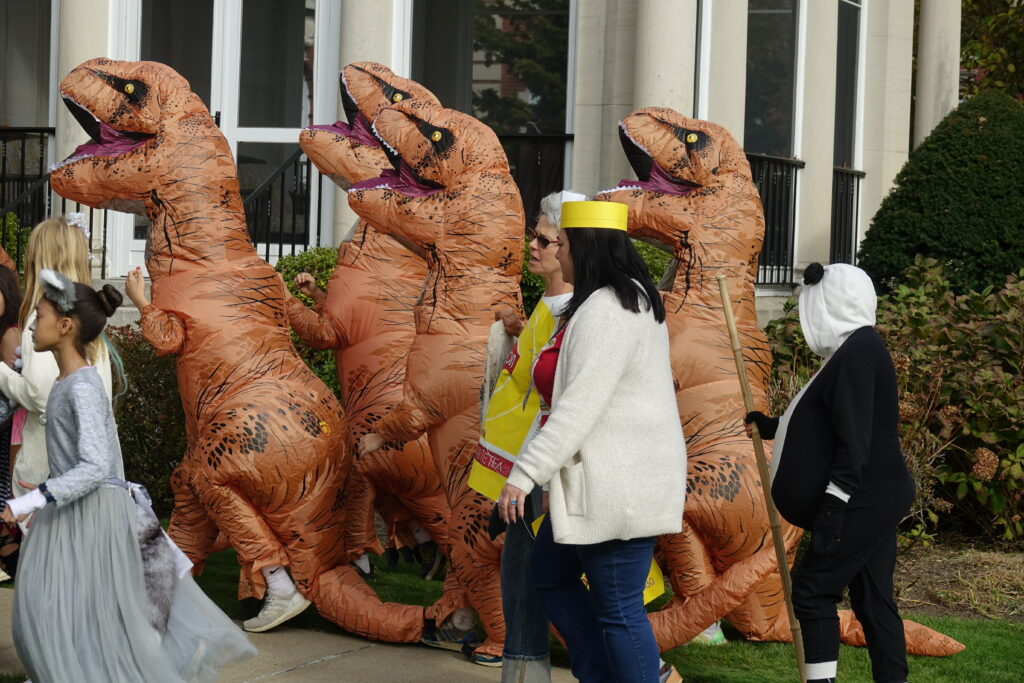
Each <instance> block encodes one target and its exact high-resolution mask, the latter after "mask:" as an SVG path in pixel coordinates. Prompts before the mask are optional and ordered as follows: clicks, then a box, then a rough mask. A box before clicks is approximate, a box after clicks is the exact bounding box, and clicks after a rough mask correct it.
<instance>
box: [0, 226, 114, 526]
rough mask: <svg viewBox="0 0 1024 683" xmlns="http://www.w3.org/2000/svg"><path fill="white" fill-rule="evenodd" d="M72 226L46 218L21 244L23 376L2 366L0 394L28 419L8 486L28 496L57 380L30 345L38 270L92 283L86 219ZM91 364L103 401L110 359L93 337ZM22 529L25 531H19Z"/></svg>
mask: <svg viewBox="0 0 1024 683" xmlns="http://www.w3.org/2000/svg"><path fill="white" fill-rule="evenodd" d="M69 217H70V218H71V220H72V221H80V222H81V226H78V225H73V224H71V223H69V222H68V219H65V218H51V219H49V220H45V221H43V222H42V223H40V224H39V225H37V226H36V227H35V228H33V229H32V232H31V233H30V234H29V238H28V243H27V244H26V245H25V298H24V299H23V300H22V304H21V309H20V310H19V312H18V324H19V326H20V327H21V359H22V368H21V372H18V371H16V370H13V369H12V368H11V367H10V366H9V365H7V364H6V363H0V393H3V394H4V395H5V396H6V397H7V398H9V399H12V400H14V401H15V402H17V403H18V404H19V405H20V406H21V407H22V408H24V409H25V410H26V411H27V413H28V415H27V416H26V418H25V424H24V427H23V428H22V433H21V450H19V451H18V454H17V456H16V457H15V459H14V472H13V474H12V476H11V488H12V489H13V491H14V495H16V496H17V495H21V494H23V493H26V492H27V489H25V488H24V487H23V486H22V485H21V482H25V483H28V484H32V485H35V484H38V483H39V482H41V481H44V480H45V479H46V478H47V476H49V474H50V464H49V462H48V460H47V457H46V435H45V430H44V427H43V425H45V424H46V422H45V420H46V401H47V399H48V398H49V397H50V389H51V388H52V387H53V380H54V379H56V378H57V373H58V370H57V362H56V361H55V360H54V358H53V354H52V353H50V352H49V351H45V352H42V353H37V352H36V351H35V350H34V346H35V345H34V344H33V343H32V327H33V325H34V323H35V319H36V313H35V307H36V304H38V303H39V298H40V297H41V296H42V287H41V285H40V284H39V279H38V278H39V271H41V270H43V269H46V268H48V269H50V270H56V271H58V272H60V273H63V274H64V275H66V276H67V277H68V278H70V279H71V280H74V281H75V282H82V283H84V284H90V283H91V282H92V273H91V270H90V268H89V246H88V243H87V242H86V239H85V232H84V226H85V216H84V215H82V214H70V215H69ZM87 353H88V356H89V362H90V363H92V364H93V365H95V366H96V369H97V370H98V371H99V374H100V378H101V379H102V380H103V386H104V388H106V390H107V398H110V397H111V395H112V385H111V375H110V356H109V354H108V353H107V349H106V347H105V346H104V343H103V342H102V341H101V340H100V339H97V340H96V341H94V342H93V343H91V344H90V345H89V348H88V349H87ZM23 528H24V527H23Z"/></svg>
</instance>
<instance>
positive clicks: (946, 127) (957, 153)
mask: <svg viewBox="0 0 1024 683" xmlns="http://www.w3.org/2000/svg"><path fill="white" fill-rule="evenodd" d="M1022 178H1024V106H1022V105H1021V103H1019V102H1017V101H1016V100H1014V99H1013V98H1011V97H1009V96H1008V95H1006V94H1004V93H1002V92H999V91H988V92H984V93H982V94H980V95H978V96H976V97H974V98H972V99H969V100H967V101H966V102H964V103H963V104H961V105H960V106H959V107H958V108H957V109H955V110H954V111H953V112H951V113H950V114H949V115H948V116H947V117H946V118H945V119H943V120H942V122H941V123H939V125H938V126H936V127H935V130H933V131H932V132H931V134H930V135H929V136H928V137H927V138H925V140H924V141H923V142H922V143H921V145H920V146H919V147H918V148H917V149H916V150H914V151H913V153H912V154H911V155H910V158H909V159H908V160H907V163H906V164H905V165H904V167H903V169H902V170H901V171H900V172H899V174H898V175H897V176H896V180H895V185H894V187H893V189H892V191H891V192H890V193H889V195H888V196H887V197H886V198H885V199H884V200H883V201H882V205H881V207H880V208H879V209H878V212H877V213H876V214H875V216H874V218H873V219H872V222H871V228H870V229H869V230H868V232H867V235H866V236H865V238H864V241H863V243H862V244H861V248H860V253H859V254H858V265H860V266H861V267H862V268H864V270H866V271H867V272H868V273H869V274H870V275H871V277H872V278H873V279H874V281H875V284H876V286H878V287H879V291H880V292H881V291H888V290H889V289H891V288H892V287H893V286H894V285H895V284H896V283H897V282H898V281H900V280H901V279H902V278H903V274H904V273H905V272H906V270H907V269H908V268H909V267H910V266H911V265H913V264H914V257H915V256H916V255H918V254H921V255H924V256H926V257H931V258H934V259H936V260H937V261H938V262H939V263H940V264H941V265H942V266H943V268H944V270H945V276H946V277H947V278H948V279H949V282H950V283H951V285H952V287H953V290H954V291H956V292H959V293H962V292H967V291H970V290H974V291H981V290H983V289H984V288H985V287H987V286H988V285H994V286H997V287H1000V286H1002V284H1003V282H1004V281H1005V279H1006V277H1007V276H1008V275H1010V274H1012V273H1015V272H1016V271H1017V270H1018V269H1019V268H1020V267H1021V264H1022V263H1024V191H1022V190H1021V179H1022Z"/></svg>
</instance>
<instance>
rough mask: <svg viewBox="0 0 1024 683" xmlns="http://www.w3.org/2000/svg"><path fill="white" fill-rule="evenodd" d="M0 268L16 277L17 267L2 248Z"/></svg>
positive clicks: (0, 249) (0, 248)
mask: <svg viewBox="0 0 1024 683" xmlns="http://www.w3.org/2000/svg"><path fill="white" fill-rule="evenodd" d="M0 267H3V268H6V269H7V270H9V271H11V272H12V273H14V277H18V266H17V265H15V263H14V259H12V258H11V256H10V254H8V253H7V251H6V250H5V249H4V248H3V247H0Z"/></svg>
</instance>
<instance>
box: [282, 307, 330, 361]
mask: <svg viewBox="0 0 1024 683" xmlns="http://www.w3.org/2000/svg"><path fill="white" fill-rule="evenodd" d="M285 310H286V311H287V313H288V324H289V325H291V326H292V329H293V330H295V333H296V334H298V335H299V337H300V338H301V339H302V341H304V342H306V343H307V344H309V345H310V346H311V347H313V348H314V349H336V348H338V347H339V346H341V345H342V344H343V343H344V339H342V338H341V335H340V334H338V330H337V329H336V328H335V327H334V325H333V324H331V321H330V320H328V319H327V318H326V317H325V316H323V315H321V314H320V313H318V312H317V311H312V310H310V309H308V308H306V306H304V305H303V303H302V302H301V301H299V300H298V299H296V298H295V297H291V298H289V299H288V301H287V303H285Z"/></svg>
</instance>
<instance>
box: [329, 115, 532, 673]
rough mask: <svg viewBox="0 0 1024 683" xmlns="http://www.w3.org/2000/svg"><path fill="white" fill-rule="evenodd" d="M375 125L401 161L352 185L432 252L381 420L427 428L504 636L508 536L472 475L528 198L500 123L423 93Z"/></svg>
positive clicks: (399, 434) (378, 219) (456, 520)
mask: <svg viewBox="0 0 1024 683" xmlns="http://www.w3.org/2000/svg"><path fill="white" fill-rule="evenodd" d="M374 131H375V132H376V134H377V136H378V137H379V138H380V139H381V140H382V141H383V142H384V145H385V148H386V150H387V152H388V156H389V158H390V159H391V161H392V163H393V164H394V165H395V170H392V171H388V172H387V173H385V174H383V175H382V176H381V177H379V178H373V179H370V180H366V181H363V182H360V183H356V184H355V185H353V187H352V189H351V190H349V204H350V205H351V206H352V208H353V209H354V210H355V211H356V213H358V214H359V215H360V216H362V217H363V218H364V219H366V220H367V221H368V222H369V223H370V224H371V225H372V226H373V227H374V228H377V229H379V230H382V231H383V232H386V233H388V234H390V235H393V236H395V238H396V239H399V240H400V241H401V242H402V243H403V244H408V245H409V246H410V247H411V248H413V249H416V250H419V251H422V252H423V253H425V254H426V256H427V267H428V269H429V275H428V277H427V281H426V287H425V289H424V292H423V298H422V303H420V304H419V305H417V307H416V311H415V316H416V339H415V341H413V345H412V349H411V351H410V354H409V361H408V370H407V374H406V377H407V380H406V386H405V395H404V399H403V401H402V402H401V403H400V404H398V405H397V406H396V407H395V409H394V410H392V411H391V412H390V413H388V415H387V416H386V417H384V418H383V419H382V420H381V421H380V422H378V423H377V424H376V426H375V428H374V429H375V431H376V432H377V433H378V434H380V435H382V436H383V437H384V438H385V439H387V440H389V441H408V440H411V439H415V438H418V437H419V436H420V435H421V434H423V433H424V432H426V433H427V434H428V436H429V440H430V450H431V452H432V454H433V457H434V462H435V463H436V466H437V470H438V472H440V473H441V479H442V482H443V483H444V486H445V490H446V492H447V494H448V501H449V504H450V505H451V509H452V522H451V536H450V538H451V561H452V568H453V569H454V571H455V573H456V576H457V578H458V579H459V581H460V582H461V584H462V586H463V588H465V590H466V591H467V593H468V595H469V600H470V603H471V604H472V606H473V607H474V608H475V609H476V610H477V613H478V614H479V615H480V619H481V621H482V622H483V624H484V627H485V629H486V630H487V636H488V638H487V640H486V642H485V643H484V644H483V645H482V646H481V647H480V649H478V652H479V653H481V654H488V655H500V654H501V647H502V643H503V641H504V632H505V628H504V623H503V619H502V612H501V592H500V588H499V582H498V565H499V558H500V544H499V543H496V542H494V541H491V540H490V539H489V538H488V536H487V531H486V527H487V519H488V516H489V513H490V509H491V507H492V505H493V504H492V503H491V501H489V500H487V499H486V498H485V497H484V496H482V495H480V494H478V493H476V492H475V491H472V490H470V489H469V488H468V486H467V485H466V480H467V477H468V475H469V466H470V463H471V461H472V458H473V454H474V451H475V447H476V439H477V436H478V435H479V422H480V413H479V401H480V392H481V389H482V384H483V374H484V360H485V355H486V352H487V339H488V333H489V330H490V327H491V325H492V323H493V322H494V314H495V312H496V311H497V310H498V309H500V308H502V307H504V306H511V307H512V308H513V309H515V310H520V311H521V309H522V302H521V300H520V294H519V277H520V273H521V268H522V258H523V246H522V240H523V226H524V220H523V206H522V201H521V200H520V198H519V191H518V189H517V188H516V185H515V183H514V182H513V180H512V177H511V175H510V174H509V168H508V161H507V160H506V158H505V153H504V151H503V150H502V148H501V145H500V143H499V142H498V139H497V137H496V136H495V135H494V132H493V131H492V130H491V129H490V128H488V127H487V126H485V125H484V124H482V123H480V122H479V121H477V120H476V119H474V118H473V117H471V116H468V115H466V114H462V113H459V112H457V111H453V110H451V109H437V108H436V107H431V106H430V105H429V103H425V102H420V101H410V102H400V103H398V104H395V105H393V106H392V107H389V108H387V109H384V110H383V111H381V113H380V114H379V115H378V116H377V118H376V120H375V121H374Z"/></svg>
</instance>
